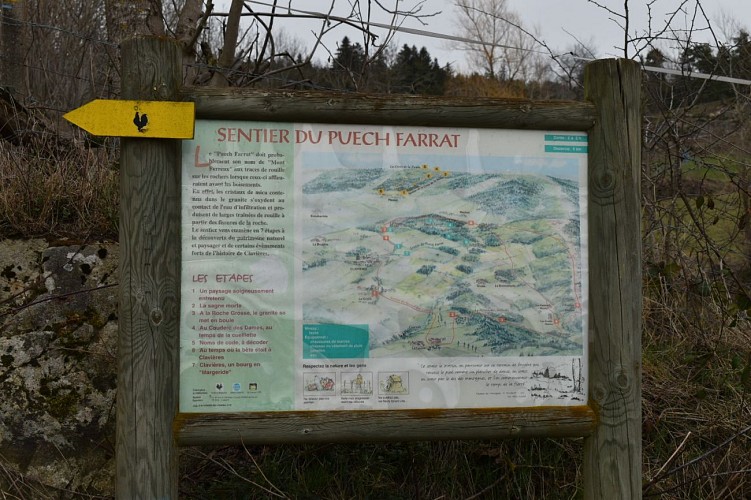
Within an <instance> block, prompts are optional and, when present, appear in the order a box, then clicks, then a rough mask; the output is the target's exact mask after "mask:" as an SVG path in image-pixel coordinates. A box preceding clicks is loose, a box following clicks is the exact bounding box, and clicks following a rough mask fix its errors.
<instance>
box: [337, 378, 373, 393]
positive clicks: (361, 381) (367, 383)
mask: <svg viewBox="0 0 751 500" xmlns="http://www.w3.org/2000/svg"><path fill="white" fill-rule="evenodd" d="M342 394H351V395H359V394H362V395H367V396H370V395H372V394H373V374H372V373H371V372H365V373H342Z"/></svg>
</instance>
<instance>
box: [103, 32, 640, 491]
mask: <svg viewBox="0 0 751 500" xmlns="http://www.w3.org/2000/svg"><path fill="white" fill-rule="evenodd" d="M123 66H124V68H125V69H124V71H123V75H124V76H123V92H122V93H123V97H124V98H126V99H151V100H177V101H180V100H182V101H189V102H194V103H195V105H196V113H197V116H198V117H200V118H205V119H210V118H212V119H224V120H229V119H238V120H259V121H281V122H316V123H345V122H346V123H349V124H381V125H383V124H387V125H415V126H420V125H422V126H437V125H441V126H455V127H471V128H483V127H487V128H498V129H533V130H562V131H585V132H588V134H589V174H588V176H589V181H588V191H589V206H588V214H589V241H590V245H589V248H590V254H589V276H590V285H589V325H590V326H589V343H590V345H589V364H588V369H589V377H588V383H589V391H588V393H589V401H588V403H587V404H586V405H582V406H573V407H571V406H568V407H534V408H528V407H526V408H494V409H479V410H477V409H472V410H461V409H442V410H388V411H332V412H254V413H247V414H245V413H243V414H238V413H231V414H185V415H180V414H178V413H177V400H178V383H179V355H178V353H179V317H180V311H179V304H180V261H181V259H180V247H181V240H180V223H179V221H180V211H181V207H180V168H181V166H180V148H179V144H180V143H179V141H172V140H162V141H160V140H149V139H123V142H122V160H121V193H122V195H121V196H122V202H121V224H120V244H121V280H120V281H121V291H120V294H121V296H120V299H121V300H120V309H121V313H120V336H119V349H120V353H119V367H118V368H119V372H118V390H119V394H118V412H117V418H118V421H117V494H118V497H119V498H156V497H159V498H177V447H178V446H182V445H206V444H222V443H240V442H243V443H245V444H249V443H310V442H322V441H339V442H357V441H385V440H390V441H403V440H434V439H486V438H507V437H534V436H547V437H585V438H586V441H585V456H584V482H585V484H584V489H585V496H586V497H587V498H629V499H631V498H637V497H639V496H640V495H641V403H640V399H641V361H640V360H641V343H640V342H641V340H640V335H641V255H640V247H641V237H640V229H639V221H640V208H639V207H640V200H639V173H640V139H641V138H640V134H641V125H640V123H641V114H640V103H639V86H640V70H639V68H638V66H637V65H636V64H635V63H632V62H629V61H622V60H605V61H598V62H596V63H593V64H591V65H590V66H589V67H588V70H587V75H586V95H587V99H588V101H589V102H588V103H571V102H532V101H521V100H513V101H509V100H495V99H442V98H425V97H411V96H398V97H394V96H389V97H373V96H355V95H349V94H345V95H342V94H319V93H304V92H303V93H289V92H259V91H248V90H237V89H232V90H230V89H181V88H180V85H179V82H180V79H181V71H180V57H179V49H178V48H177V47H176V46H175V45H174V44H172V43H171V42H168V41H165V40H161V39H153V38H142V39H136V40H131V41H129V42H127V43H125V44H123ZM154 68H160V70H159V72H160V73H159V74H157V75H155V74H154V71H155V70H154Z"/></svg>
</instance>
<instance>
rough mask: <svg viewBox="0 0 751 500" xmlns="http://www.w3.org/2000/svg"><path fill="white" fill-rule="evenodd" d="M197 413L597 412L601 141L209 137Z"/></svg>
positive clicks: (223, 130) (191, 194)
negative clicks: (593, 250)
mask: <svg viewBox="0 0 751 500" xmlns="http://www.w3.org/2000/svg"><path fill="white" fill-rule="evenodd" d="M182 151H183V153H182V154H183V158H182V298H181V328H180V329H181V337H180V411H181V412H184V413H185V412H187V413H190V412H198V413H211V412H253V411H291V410H371V409H374V410H375V409H377V410H382V409H421V408H425V409H435V408H439V409H440V408H498V407H530V406H539V405H554V406H562V405H583V404H585V403H586V400H587V394H586V387H587V382H586V379H587V366H586V360H587V352H586V350H587V338H586V335H587V293H588V291H587V261H586V256H587V240H586V235H587V214H586V206H587V192H586V185H587V184H586V177H587V176H586V169H587V136H586V134H585V133H582V132H575V133H571V132H556V131H521V130H490V129H467V128H437V127H436V128H422V127H396V126H362V125H357V126H354V125H320V124H290V123H270V122H269V123H262V122H239V121H210V120H199V121H197V122H196V130H195V138H194V139H193V140H192V141H183V150H182Z"/></svg>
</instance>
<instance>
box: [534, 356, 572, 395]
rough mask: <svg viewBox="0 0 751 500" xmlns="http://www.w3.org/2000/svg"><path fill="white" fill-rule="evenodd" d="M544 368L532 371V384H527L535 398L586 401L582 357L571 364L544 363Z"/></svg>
mask: <svg viewBox="0 0 751 500" xmlns="http://www.w3.org/2000/svg"><path fill="white" fill-rule="evenodd" d="M543 366H544V368H542V367H541V369H540V370H535V371H534V372H533V373H532V378H531V380H530V381H531V382H532V384H531V385H529V384H525V385H527V390H528V391H529V395H530V396H531V397H532V398H535V399H542V400H545V399H551V400H552V399H558V400H561V399H565V400H569V401H584V400H585V395H584V386H585V385H586V381H585V380H584V375H583V372H582V362H581V358H574V359H572V360H571V365H570V366H569V365H567V364H566V363H561V364H557V365H554V364H544V365H543Z"/></svg>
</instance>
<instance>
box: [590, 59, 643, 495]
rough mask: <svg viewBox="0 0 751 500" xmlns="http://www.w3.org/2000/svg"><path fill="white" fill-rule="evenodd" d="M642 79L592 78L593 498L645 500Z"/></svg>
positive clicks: (628, 74)
mask: <svg viewBox="0 0 751 500" xmlns="http://www.w3.org/2000/svg"><path fill="white" fill-rule="evenodd" d="M640 85H641V74H640V69H639V65H638V64H636V63H635V62H633V61H626V60H615V59H608V60H602V61H596V62H594V63H591V64H590V65H589V66H587V68H586V72H585V94H586V98H587V99H588V100H589V101H590V102H592V103H594V104H595V105H596V106H597V110H598V118H597V124H596V126H595V127H593V128H592V130H591V131H590V134H589V244H590V251H589V256H590V257H589V349H590V353H589V398H590V404H592V405H593V407H594V408H595V411H596V412H597V413H598V420H599V425H598V426H597V427H596V429H595V432H594V433H593V434H592V436H591V437H589V438H588V439H586V440H585V445H584V494H585V497H586V498H591V499H608V500H610V499H629V500H631V499H634V498H641V467H642V463H641V456H642V445H641V313H642V294H641V232H640V230H639V227H640V214H641V210H640V187H639V186H640V184H639V178H640V177H639V176H640V166H641V117H642V115H641V102H640Z"/></svg>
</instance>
